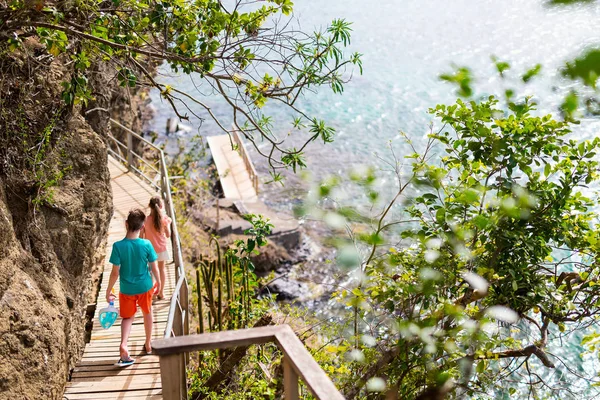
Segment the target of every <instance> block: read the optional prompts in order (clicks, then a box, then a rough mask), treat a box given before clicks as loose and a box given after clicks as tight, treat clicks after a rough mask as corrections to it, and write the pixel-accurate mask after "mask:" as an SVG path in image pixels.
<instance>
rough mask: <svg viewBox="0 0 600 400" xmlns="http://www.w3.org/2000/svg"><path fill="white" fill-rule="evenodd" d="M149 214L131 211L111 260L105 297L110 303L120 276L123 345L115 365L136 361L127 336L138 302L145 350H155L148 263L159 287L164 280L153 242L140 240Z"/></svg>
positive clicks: (120, 312) (136, 210)
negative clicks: (128, 346) (161, 277)
mask: <svg viewBox="0 0 600 400" xmlns="http://www.w3.org/2000/svg"><path fill="white" fill-rule="evenodd" d="M145 220H146V215H145V214H144V212H143V211H142V210H140V209H134V210H131V211H130V212H129V215H128V216H127V221H125V228H127V235H126V236H125V238H124V239H123V240H120V241H118V242H116V243H115V244H113V249H112V253H111V255H110V260H109V262H110V263H111V264H112V265H113V267H112V271H111V273H110V279H109V281H108V287H107V288H106V300H107V301H109V302H110V300H111V298H112V299H114V297H115V296H114V295H113V294H112V293H111V292H112V289H113V286H114V285H115V283H116V282H117V278H120V279H121V289H120V291H119V314H120V315H121V318H122V319H123V320H122V321H121V346H120V348H119V354H120V359H119V361H118V362H117V364H116V365H118V366H120V367H125V366H128V365H131V364H133V363H134V362H135V360H134V359H133V358H131V357H130V356H129V350H128V348H127V339H128V338H129V333H130V332H131V326H132V325H133V316H134V315H135V313H136V312H137V306H138V305H139V306H140V308H141V309H142V313H143V314H144V330H145V332H146V342H145V344H144V350H145V351H146V353H147V354H150V353H151V352H152V347H151V344H150V342H151V340H152V322H153V321H152V295H153V294H154V288H153V284H152V277H151V276H150V270H149V268H148V264H149V265H150V267H151V268H152V274H153V275H154V279H155V280H156V285H157V290H159V291H160V290H161V281H160V276H159V274H158V266H157V264H156V258H157V255H156V252H155V251H154V248H153V247H152V243H150V241H149V240H146V239H140V237H139V236H140V230H141V229H142V227H143V226H144V221H145Z"/></svg>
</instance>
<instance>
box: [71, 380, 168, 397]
mask: <svg viewBox="0 0 600 400" xmlns="http://www.w3.org/2000/svg"><path fill="white" fill-rule="evenodd" d="M84 384H85V385H84ZM160 388H161V383H160V380H159V381H157V382H140V383H137V382H135V381H127V382H124V383H123V384H122V385H119V388H118V389H117V385H114V386H113V385H106V384H104V383H103V382H84V383H83V384H75V386H67V387H66V389H65V394H69V393H102V392H116V391H125V390H140V389H146V390H149V389H160ZM119 389H120V390H119Z"/></svg>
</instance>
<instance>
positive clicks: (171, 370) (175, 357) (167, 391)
mask: <svg viewBox="0 0 600 400" xmlns="http://www.w3.org/2000/svg"><path fill="white" fill-rule="evenodd" d="M159 360H160V379H161V383H162V395H163V399H164V400H182V399H183V400H187V383H186V376H185V357H184V355H183V354H169V355H165V356H160V358H159Z"/></svg>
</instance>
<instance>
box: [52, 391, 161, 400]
mask: <svg viewBox="0 0 600 400" xmlns="http://www.w3.org/2000/svg"><path fill="white" fill-rule="evenodd" d="M161 393H162V390H160V389H150V390H148V389H145V390H135V391H129V392H109V393H106V392H104V393H69V394H65V395H64V396H63V400H96V399H97V400H105V399H136V400H141V399H148V400H158V399H162V398H163V397H162V394H161Z"/></svg>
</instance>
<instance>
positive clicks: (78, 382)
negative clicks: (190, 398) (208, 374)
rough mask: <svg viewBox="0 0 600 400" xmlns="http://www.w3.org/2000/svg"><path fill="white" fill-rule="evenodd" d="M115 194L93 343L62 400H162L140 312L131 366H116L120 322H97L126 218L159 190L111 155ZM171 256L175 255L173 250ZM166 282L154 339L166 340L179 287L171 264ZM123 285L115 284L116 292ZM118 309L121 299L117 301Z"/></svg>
mask: <svg viewBox="0 0 600 400" xmlns="http://www.w3.org/2000/svg"><path fill="white" fill-rule="evenodd" d="M108 165H109V169H110V174H111V184H112V190H113V204H114V214H113V217H112V220H111V222H110V228H109V232H108V243H107V248H106V259H105V260H106V261H105V265H104V272H103V275H102V284H101V288H100V292H99V294H98V300H97V307H96V314H95V315H94V327H93V330H92V337H91V341H90V343H88V344H87V345H86V348H85V352H84V353H83V356H82V358H81V360H80V361H79V363H77V366H76V368H75V369H74V371H73V373H72V376H71V381H70V382H68V383H67V386H66V388H65V392H64V395H63V399H66V400H78V399H99V400H100V399H138V400H139V399H162V394H161V393H162V391H161V381H160V368H159V363H158V356H155V355H150V356H148V355H142V352H143V346H144V338H145V334H144V325H143V320H142V314H141V311H139V310H138V313H137V314H136V316H135V321H134V324H133V327H132V330H131V335H130V337H129V352H130V353H131V356H132V357H133V358H135V359H136V361H135V364H134V365H132V366H130V367H124V368H121V367H117V366H115V365H114V364H115V362H117V360H118V359H119V342H120V338H121V323H120V322H121V321H120V319H119V320H117V322H116V323H115V325H113V326H112V327H111V328H110V329H106V330H105V329H102V327H101V326H100V323H99V322H98V311H99V310H100V309H101V308H104V307H106V301H105V299H104V295H105V293H106V286H107V285H108V278H109V276H110V271H111V268H112V267H111V265H110V264H109V263H108V259H109V256H110V252H111V250H112V244H113V243H114V242H116V241H118V240H121V239H122V238H123V237H124V236H125V218H126V217H127V213H128V212H129V210H131V209H132V208H136V207H139V208H142V209H144V210H146V207H147V204H148V201H149V200H150V197H151V196H154V195H156V191H154V190H152V189H151V187H150V186H149V185H148V184H146V183H145V182H143V181H142V180H141V179H139V178H138V177H137V176H136V175H134V174H133V173H129V172H127V168H126V167H124V166H123V165H122V164H120V163H119V162H118V161H116V160H115V159H114V158H112V157H110V156H109V161H108ZM169 254H171V255H172V254H173V253H172V251H171V249H170V248H169ZM166 269H167V271H166V273H167V279H166V280H167V282H166V286H165V297H166V299H167V300H162V301H156V302H155V303H154V329H153V338H155V339H158V338H162V337H163V334H164V330H165V325H166V321H167V315H168V311H169V301H168V299H170V297H171V294H172V292H173V288H174V286H175V282H176V280H175V268H174V266H173V264H172V263H168V264H167V266H166ZM118 290H119V282H118V281H117V284H116V285H115V292H116V293H118ZM115 305H116V307H118V306H119V305H118V299H117V302H116V304H115Z"/></svg>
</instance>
